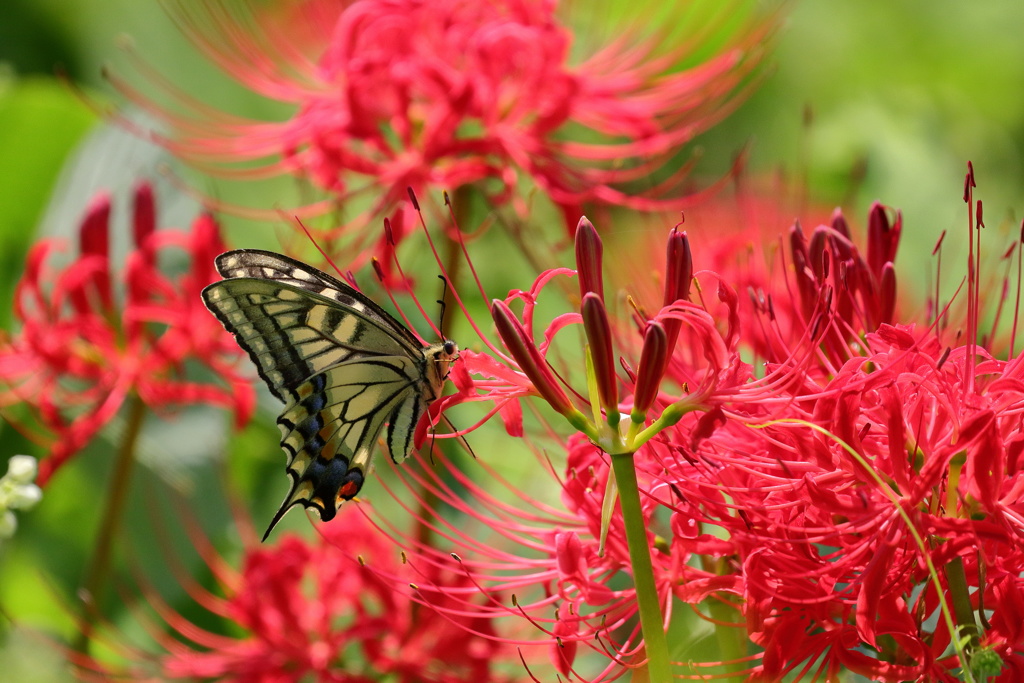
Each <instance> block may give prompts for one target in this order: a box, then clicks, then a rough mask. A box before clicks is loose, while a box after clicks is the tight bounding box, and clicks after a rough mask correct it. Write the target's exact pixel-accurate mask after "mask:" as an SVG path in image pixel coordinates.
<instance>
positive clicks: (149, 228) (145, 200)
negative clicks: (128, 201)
mask: <svg viewBox="0 0 1024 683" xmlns="http://www.w3.org/2000/svg"><path fill="white" fill-rule="evenodd" d="M155 231H156V203H155V201H154V200H153V186H152V185H150V184H149V183H147V182H145V181H142V182H140V183H138V184H137V185H136V186H135V203H134V204H133V205H132V238H133V239H134V240H135V246H136V247H137V248H138V249H140V250H142V249H144V248H145V245H146V240H147V239H149V236H150V235H152V234H153V233H154V232H155ZM146 252H147V260H150V261H151V259H150V258H149V257H151V256H152V250H146Z"/></svg>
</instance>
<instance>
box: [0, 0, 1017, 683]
mask: <svg viewBox="0 0 1024 683" xmlns="http://www.w3.org/2000/svg"><path fill="white" fill-rule="evenodd" d="M584 7H585V6H584V4H583V3H579V4H578V5H576V6H575V7H574V8H573V10H572V11H577V12H583V11H585V9H584ZM786 15H787V19H786V20H785V21H784V25H783V27H782V30H781V32H780V34H779V39H778V43H777V46H776V50H775V52H774V54H772V55H770V56H769V58H768V66H767V71H766V72H765V76H764V81H763V83H762V85H761V87H760V88H759V89H758V90H757V91H756V92H755V93H754V94H753V96H752V97H750V99H749V100H748V101H747V102H746V103H745V104H744V105H743V106H742V107H741V108H740V109H739V110H738V111H737V112H736V113H735V114H734V115H732V116H731V117H729V118H728V119H727V120H726V121H725V122H723V123H722V124H720V125H718V126H717V127H715V128H714V129H713V130H711V131H710V132H708V133H706V134H704V135H702V136H701V137H700V138H699V139H698V140H697V141H696V142H695V144H694V145H692V146H693V147H696V146H699V147H700V148H701V149H702V151H703V157H702V160H701V162H700V165H699V167H698V172H699V173H700V174H701V175H703V176H705V177H706V178H708V179H711V178H714V177H717V176H718V175H719V174H720V173H721V172H722V171H723V169H725V168H727V167H728V164H729V163H730V162H731V160H732V158H733V156H734V155H735V154H736V153H737V151H738V150H739V149H740V148H741V147H743V146H744V145H746V144H748V143H749V144H750V145H751V154H750V168H751V169H752V172H753V173H758V172H772V173H774V172H778V171H782V172H785V173H786V174H787V175H788V176H789V177H793V178H796V179H801V178H805V179H806V183H807V188H808V192H809V195H810V197H811V198H812V199H814V200H816V201H819V202H821V203H823V204H824V205H826V206H832V205H839V204H841V205H842V206H843V207H844V209H845V211H846V213H847V216H848V217H850V218H851V219H852V221H853V223H854V224H855V225H858V226H861V227H863V217H864V216H866V211H867V207H868V206H869V205H870V203H871V202H872V201H874V200H876V199H877V200H880V201H882V202H883V203H886V204H889V205H891V206H894V207H898V208H900V209H902V210H903V213H904V217H905V231H906V232H905V236H906V243H905V244H904V247H903V250H902V251H901V254H902V256H901V259H900V260H899V261H898V262H897V266H898V270H899V272H900V274H901V278H902V282H908V281H912V280H913V279H914V278H918V277H919V278H922V279H923V278H924V274H923V273H922V272H921V271H920V270H915V269H923V268H928V267H930V266H929V265H928V263H929V262H928V261H927V259H925V258H923V257H924V256H925V255H926V254H928V253H930V251H931V247H932V245H933V244H934V241H935V239H936V238H937V236H938V234H939V233H940V232H941V231H942V230H949V231H950V233H951V235H957V234H959V233H962V232H963V231H964V225H965V210H964V204H963V202H962V199H961V193H962V183H963V174H964V170H965V166H966V162H967V160H968V159H970V160H972V161H973V162H974V167H975V169H976V174H977V178H978V182H979V187H978V191H977V196H979V197H981V198H982V199H983V200H984V202H985V206H986V216H987V223H988V226H989V228H996V229H1005V230H1007V231H1009V230H1011V229H1014V230H1015V229H1016V225H1017V220H1019V216H1020V214H1021V212H1024V193H1021V191H1020V188H1021V187H1022V164H1021V156H1022V151H1024V40H1021V29H1022V28H1024V3H1021V2H1019V1H1015V0H1001V1H991V2H984V1H983V2H976V3H963V2H954V1H953V0H929V1H925V0H920V1H916V2H915V1H910V0H907V1H903V2H894V1H892V0H862V1H861V2H856V3H854V2H848V1H845V0H817V1H811V0H805V1H803V2H792V3H788V5H787V6H786ZM126 35H127V36H130V37H131V39H132V42H133V43H134V44H135V45H136V46H137V49H138V52H139V53H140V54H141V55H142V56H143V57H144V59H145V60H146V61H147V62H149V63H150V64H153V65H155V66H156V67H157V68H158V69H159V71H160V72H162V73H163V74H165V75H167V76H168V77H169V79H170V80H171V81H172V82H175V83H178V84H185V85H187V86H188V88H189V91H190V92H192V93H193V94H196V95H198V96H200V97H202V98H204V99H207V100H208V101H213V102H214V103H215V104H217V105H219V106H223V107H225V108H228V109H231V110H235V111H242V110H248V111H252V109H253V108H254V107H255V108H264V109H262V111H267V109H266V108H265V107H266V105H264V104H260V103H258V102H255V101H254V99H253V98H252V96H251V95H248V94H246V93H244V92H243V91H242V90H241V89H240V88H231V87H224V84H225V81H224V79H223V77H222V76H221V75H220V74H218V72H217V71H216V70H215V69H214V68H212V67H211V66H210V65H209V64H207V63H206V62H204V61H203V59H202V58H201V57H199V56H197V55H196V53H195V51H194V50H193V49H191V46H190V44H189V43H188V42H187V41H186V40H185V39H184V38H183V37H182V36H181V35H180V33H179V32H178V31H177V29H176V28H175V27H174V25H173V23H172V22H171V21H170V20H169V19H168V18H167V16H166V15H165V14H164V12H163V11H162V10H161V8H160V5H159V3H152V2H149V3H143V2H137V1H135V0H3V2H0V301H2V302H3V305H2V306H0V325H2V326H3V327H5V328H7V329H10V324H11V320H10V306H9V303H10V301H11V297H12V292H13V285H14V282H15V281H16V279H17V277H18V276H19V275H20V272H21V266H22V262H23V259H24V255H25V253H26V251H27V249H28V247H29V245H30V243H31V242H32V241H33V240H34V239H35V238H36V237H37V236H38V235H40V234H42V233H46V234H53V233H60V232H64V233H65V234H71V231H72V230H73V229H74V228H75V227H76V217H77V216H78V215H79V214H80V212H81V210H82V209H83V208H84V206H85V203H86V201H87V200H88V197H89V195H90V194H91V192H92V189H93V188H94V187H95V186H98V185H99V184H102V183H103V182H105V181H109V179H110V178H114V177H117V176H118V174H121V176H120V177H121V178H122V179H123V178H124V177H125V176H126V175H128V176H130V173H131V171H132V169H133V168H134V167H135V166H134V165H135V164H138V165H144V164H148V163H150V162H152V161H153V160H154V159H158V158H159V157H160V153H159V152H158V151H155V150H151V149H144V148H142V147H141V146H140V145H139V144H137V143H135V144H133V143H132V142H130V141H129V142H125V141H124V139H123V137H118V138H117V144H118V145H123V146H126V147H127V151H126V150H125V149H121V150H120V151H114V152H110V153H109V154H110V156H109V157H106V158H104V155H105V154H107V152H105V151H97V150H103V149H105V148H104V147H103V144H108V143H110V140H111V136H115V137H116V134H115V133H112V132H110V131H105V132H100V133H96V131H97V129H98V127H100V126H101V125H102V122H101V120H100V118H99V117H98V116H97V115H96V113H95V112H94V111H92V110H91V109H90V107H89V106H87V105H86V101H87V100H88V101H90V102H92V103H94V104H100V105H101V106H104V105H105V103H108V102H114V103H116V102H117V101H118V100H117V97H116V95H115V94H114V93H113V92H112V89H111V88H110V87H109V85H107V84H105V83H104V81H103V80H102V78H101V77H100V70H101V67H102V66H103V65H113V66H114V68H115V69H122V70H131V68H132V67H131V60H132V59H133V57H132V56H130V55H129V54H126V53H125V51H123V50H122V49H119V47H118V45H119V43H123V42H124V41H123V36H126ZM58 71H60V72H63V73H64V74H66V75H67V77H68V78H69V79H70V80H71V81H72V82H73V83H74V84H75V87H76V88H80V89H81V90H82V91H84V92H85V93H86V97H85V98H83V97H81V96H80V95H79V94H78V93H76V92H74V90H73V89H72V88H69V87H68V86H67V85H66V84H64V83H62V82H60V81H59V80H58V79H57V78H55V73H57V72H58ZM90 132H93V134H94V135H99V136H100V137H99V138H98V139H99V140H100V143H103V144H99V143H97V142H96V140H97V139H96V138H94V139H93V142H92V147H91V148H89V149H87V150H86V151H85V152H84V153H81V154H84V156H80V157H79V158H78V160H77V161H76V162H73V164H72V166H71V170H67V169H65V171H64V175H63V179H62V180H61V174H62V169H64V168H65V162H66V161H67V160H68V159H69V158H71V155H72V153H73V152H74V151H75V149H76V146H77V145H79V143H81V142H82V141H83V140H84V139H85V136H87V135H88V134H89V133H90ZM104 164H106V166H104ZM161 183H163V181H159V180H158V198H157V200H158V202H160V203H161V207H162V210H163V211H165V212H166V215H167V216H170V218H166V219H165V221H164V222H167V221H171V222H175V221H176V222H177V223H179V224H185V223H186V221H187V220H188V219H189V218H190V217H191V215H192V214H193V213H194V208H195V207H194V205H193V204H192V203H190V202H188V201H182V200H181V199H180V198H173V199H172V198H171V197H170V196H169V191H168V187H169V186H168V185H166V183H163V184H161ZM58 188H59V189H58ZM161 188H163V189H161ZM55 192H56V194H55ZM44 217H45V220H44ZM228 222H229V224H230V223H231V220H230V219H229V220H228ZM44 224H45V225H44ZM235 229H236V230H238V229H241V228H238V226H235ZM612 229H614V228H612ZM232 234H237V233H232ZM272 237H273V233H270V234H268V235H267V236H266V237H265V238H264V239H272ZM961 237H962V235H961ZM995 242H996V243H999V244H1006V243H1007V242H1006V240H1005V239H997V240H995ZM957 243H960V244H962V240H960V241H959V242H957V241H956V240H953V241H951V242H950V243H949V244H951V245H953V246H954V247H955V245H956V244H957ZM989 243H990V244H991V243H992V240H989ZM1001 249H1002V248H1000V251H1001ZM919 255H920V257H921V258H918V256H919ZM922 284H923V283H922ZM183 419H186V420H190V422H188V424H189V425H190V429H189V430H188V435H189V436H188V437H187V438H184V439H183V440H182V439H181V437H180V436H179V435H180V433H181V431H180V430H179V431H178V432H176V433H175V437H174V438H175V442H174V453H173V457H169V455H168V453H167V451H168V443H167V440H166V438H163V436H162V435H161V433H160V431H159V430H160V428H161V427H160V425H159V424H154V425H151V426H150V428H149V429H148V431H147V443H146V444H144V448H143V451H144V455H145V457H144V458H143V459H144V462H145V463H146V464H147V467H145V468H143V470H142V476H141V479H140V481H139V482H137V485H136V486H135V488H134V490H133V499H132V502H133V504H134V505H133V508H132V509H133V510H137V514H136V516H137V518H138V519H137V520H133V521H132V522H131V523H130V524H129V525H128V526H129V528H128V530H127V537H128V539H129V543H128V545H127V547H128V549H129V552H130V554H131V555H132V557H133V558H134V560H135V561H136V562H137V563H138V564H139V565H141V567H142V569H143V571H145V569H146V567H147V566H150V567H154V568H156V569H155V570H154V571H153V572H151V573H150V576H151V578H152V580H153V581H154V582H155V583H156V584H157V587H158V588H159V589H160V590H162V591H164V592H165V593H166V594H168V595H169V596H171V597H172V599H173V596H174V594H175V591H179V590H180V589H177V588H176V582H175V581H174V579H173V577H172V576H170V575H168V574H167V572H165V571H159V568H161V567H162V566H163V564H164V563H165V562H164V560H165V555H166V553H167V552H168V548H180V547H184V546H187V539H186V538H185V536H184V532H183V531H182V530H181V528H180V525H177V526H176V525H174V524H164V526H165V527H166V534H167V538H160V537H158V536H159V535H153V534H151V533H148V532H147V531H146V530H147V529H151V528H152V524H153V519H152V515H153V513H152V512H151V511H150V510H149V508H148V507H147V506H146V505H143V502H144V501H148V500H149V499H150V498H152V496H154V495H156V496H158V497H161V499H162V500H165V502H166V505H165V506H163V508H162V512H160V513H157V515H158V516H159V515H160V514H163V515H165V516H173V515H174V514H175V513H174V510H175V505H176V503H175V502H174V495H173V494H167V493H165V489H166V488H167V487H166V486H165V484H166V483H167V482H171V484H172V487H171V489H172V490H175V487H176V488H177V491H178V493H179V494H180V495H182V496H183V498H187V499H188V500H189V501H190V503H189V505H190V508H191V512H192V514H195V515H196V517H198V518H201V519H206V518H213V519H229V514H228V503H227V502H225V500H224V496H223V494H222V491H223V487H222V482H221V478H222V477H223V473H224V468H223V467H222V463H220V462H218V458H219V456H217V455H213V454H220V453H222V452H223V451H224V450H225V449H226V450H227V453H228V455H227V462H228V470H227V471H228V472H229V473H230V476H231V478H232V486H233V487H235V488H236V489H237V490H238V491H239V495H240V496H243V497H244V499H245V500H246V502H247V503H248V504H249V505H251V506H252V507H253V509H261V510H264V511H266V510H272V509H274V508H275V507H276V505H277V502H278V499H279V496H280V493H281V491H283V487H284V485H285V484H284V477H282V476H281V464H282V456H281V454H280V451H279V449H278V448H277V432H276V429H275V428H274V426H273V420H272V419H257V420H255V421H254V424H253V426H252V427H251V428H249V429H247V430H246V431H245V432H244V433H243V434H242V435H240V436H238V437H235V438H232V439H231V440H230V441H228V440H227V430H226V428H225V425H224V420H223V419H221V418H220V417H214V418H211V417H209V416H208V415H207V414H206V413H201V411H200V412H199V413H197V414H196V415H185V416H183ZM179 426H180V425H179ZM117 430H118V425H117V424H115V425H114V426H113V428H112V429H111V430H109V433H107V434H105V438H104V439H97V443H94V444H93V445H92V446H90V449H89V451H90V452H89V453H87V454H85V456H84V457H82V458H79V459H77V461H76V462H75V463H73V464H72V465H71V466H69V468H68V470H67V471H66V472H62V474H61V476H60V477H58V478H57V479H56V480H55V481H54V482H53V485H52V486H51V487H48V489H47V491H46V493H45V497H44V500H43V503H42V504H41V505H40V506H39V507H38V508H37V509H36V510H34V511H32V512H30V513H27V514H24V515H22V516H21V519H22V527H21V529H20V530H19V533H18V536H17V537H16V538H15V540H14V541H13V542H9V543H7V544H5V545H3V546H0V606H2V608H3V610H4V611H5V613H6V614H7V615H8V616H9V617H10V618H11V619H14V620H15V621H16V622H17V623H30V624H33V625H37V626H42V627H44V628H47V629H53V630H54V631H55V632H56V633H58V634H66V633H67V632H68V631H69V630H70V628H71V626H70V620H69V617H68V609H69V608H68V607H67V606H66V604H62V601H66V600H69V599H71V595H70V592H69V590H70V588H71V587H73V586H74V585H75V584H76V582H77V581H78V579H79V574H80V572H81V567H82V566H83V563H84V560H85V558H86V557H87V555H88V552H89V548H90V544H91V543H92V539H93V536H94V533H95V527H96V523H97V518H98V510H99V509H100V507H101V505H102V497H103V495H104V493H103V492H104V486H105V482H106V470H105V467H109V463H110V462H111V460H112V456H113V450H114V447H113V445H112V444H114V443H116V441H117ZM0 438H2V441H0V443H2V444H3V447H2V448H0V461H2V460H3V459H5V458H6V457H8V456H10V455H12V454H14V453H18V452H29V453H34V451H33V449H32V446H31V445H30V444H28V443H27V442H26V441H24V439H22V438H21V437H20V436H19V435H18V434H17V433H16V432H15V431H14V430H12V429H11V428H9V427H7V426H6V425H0ZM35 454H37V455H38V453H35ZM266 482H274V483H275V484H276V485H273V486H268V485H266ZM154 492H155V493H154ZM179 504H180V503H179ZM299 517H300V516H299V515H295V516H294V518H291V519H290V523H289V526H291V527H292V528H298V527H300V526H301V525H304V524H306V522H305V520H301V519H299ZM136 521H137V522H138V523H137V524H136V523H135V522H136ZM165 521H166V520H165ZM208 532H209V533H210V534H211V535H212V536H214V540H215V541H217V540H223V541H224V543H225V544H227V545H228V546H230V540H226V539H229V537H230V536H231V533H232V532H231V530H230V528H229V525H227V524H225V525H224V526H223V527H220V528H214V529H209V530H208ZM218 535H219V537H218ZM174 552H177V550H175V551H174ZM193 562H194V558H193ZM194 564H195V566H200V565H199V564H198V563H194ZM40 567H41V568H42V571H39V568H40ZM183 609H185V608H183ZM116 618H117V617H116V616H115V619H116ZM196 618H197V619H199V618H201V617H198V616H197V617H196ZM126 621H130V620H129V619H127V618H126ZM4 628H5V629H6V626H5V627H4ZM126 628H130V627H128V626H126ZM48 647H49V645H48V643H47V642H46V641H45V640H41V639H39V638H37V637H36V636H33V635H31V634H29V633H28V632H27V631H26V630H25V629H13V630H9V631H8V640H7V646H6V647H4V648H3V649H2V650H0V672H10V673H11V675H12V676H13V677H11V678H5V680H17V681H29V682H30V681H50V680H61V674H60V667H59V662H58V661H56V660H53V657H52V652H53V650H52V649H48ZM47 653H49V656H48V655H47ZM51 661H53V663H52V664H51V663H50V662H51Z"/></svg>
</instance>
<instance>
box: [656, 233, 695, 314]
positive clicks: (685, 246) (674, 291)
mask: <svg viewBox="0 0 1024 683" xmlns="http://www.w3.org/2000/svg"><path fill="white" fill-rule="evenodd" d="M665 251H666V254H665V300H664V302H663V305H665V306H669V305H671V304H673V303H675V302H676V301H678V300H679V299H683V300H685V301H689V300H690V282H691V280H692V279H693V254H692V253H691V251H690V240H689V238H687V236H686V233H685V232H679V231H678V230H676V229H675V228H672V232H670V233H669V235H668V245H667V247H666V249H665Z"/></svg>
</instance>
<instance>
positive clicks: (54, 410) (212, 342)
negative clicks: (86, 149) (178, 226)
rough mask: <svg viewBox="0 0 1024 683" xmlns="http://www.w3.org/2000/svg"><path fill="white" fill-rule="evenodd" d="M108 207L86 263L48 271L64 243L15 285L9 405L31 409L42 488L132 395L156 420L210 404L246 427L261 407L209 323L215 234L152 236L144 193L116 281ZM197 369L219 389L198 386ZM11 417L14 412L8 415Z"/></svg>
mask: <svg viewBox="0 0 1024 683" xmlns="http://www.w3.org/2000/svg"><path fill="white" fill-rule="evenodd" d="M109 217H110V198H109V196H108V195H106V194H100V195H98V196H96V197H95V198H94V199H93V201H92V203H91V205H90V207H89V209H88V210H87V212H86V215H85V217H84V218H83V220H82V224H81V228H80V230H79V254H78V257H77V258H76V259H75V260H74V261H73V262H72V263H70V264H69V265H68V266H67V267H66V268H63V269H61V270H56V271H54V270H52V269H51V268H49V267H48V262H49V261H50V260H51V254H52V252H54V251H55V250H57V249H58V248H60V245H59V242H58V241H56V240H43V241H41V242H40V243H38V244H37V245H36V246H35V247H33V249H32V250H31V252H30V253H29V256H28V258H27V261H26V268H25V274H24V276H23V277H22V279H21V280H20V281H19V283H18V287H17V291H16V295H15V302H14V313H15V317H16V318H17V320H18V321H19V322H20V324H21V329H20V330H19V331H18V332H17V333H16V334H14V335H12V336H10V337H7V336H4V337H2V338H0V388H2V392H0V405H2V406H4V407H6V408H8V409H12V408H13V406H15V405H17V404H22V403H24V404H27V405H28V406H30V407H31V411H32V413H33V415H34V417H35V418H36V419H37V420H38V422H39V424H40V426H41V427H42V430H43V433H41V434H36V438H38V439H39V440H41V441H42V443H43V444H44V446H45V447H46V449H47V450H48V455H47V457H46V458H44V459H43V460H42V461H41V463H40V468H39V470H40V473H39V482H40V484H43V483H45V482H46V481H47V479H49V477H50V476H52V475H53V474H54V472H56V470H57V469H58V468H59V467H60V466H61V465H62V464H64V462H65V461H67V459H68V458H70V457H71V456H73V455H74V454H75V453H77V452H78V451H79V450H81V449H82V448H83V447H84V446H85V445H86V444H87V443H88V442H89V441H90V440H91V439H92V438H93V437H94V436H95V435H96V433H97V432H99V430H100V429H101V428H102V427H103V426H104V425H105V424H107V423H108V422H109V421H110V420H111V419H112V418H113V417H114V416H115V415H116V414H117V412H118V410H119V409H120V408H121V406H122V404H123V403H124V402H125V400H126V399H127V398H128V397H129V396H130V395H133V394H134V395H136V396H138V398H139V399H140V400H141V401H143V402H144V403H145V404H146V405H148V406H149V407H151V408H153V409H154V410H156V411H158V412H166V411H167V410H169V409H170V408H171V407H173V406H185V405H191V404H194V403H209V404H212V405H219V406H224V407H227V408H229V409H231V410H232V411H234V413H235V418H236V421H237V422H238V423H239V424H242V423H244V422H245V421H246V420H248V418H249V416H250V414H251V413H252V410H253V406H254V402H255V397H254V394H253V390H252V387H251V386H250V384H249V382H248V380H247V379H246V378H245V377H243V376H242V375H241V374H239V373H238V372H237V371H236V369H235V366H236V362H237V361H238V359H239V352H238V350H237V348H236V347H235V345H234V344H233V342H232V340H231V338H230V336H229V335H227V334H226V333H225V332H224V331H223V329H221V328H220V326H219V325H218V324H217V323H216V321H212V322H211V321H210V316H209V314H208V313H207V312H206V310H205V308H204V307H203V305H202V301H201V300H200V298H199V292H200V290H201V289H202V288H203V287H204V286H205V285H207V284H209V283H210V282H212V281H214V280H215V279H217V274H216V272H215V271H214V269H213V258H214V256H215V255H217V254H219V253H220V252H221V251H223V250H224V245H223V243H222V242H221V239H220V235H219V229H218V227H217V224H216V222H215V221H214V220H213V218H212V217H211V216H209V215H205V214H204V215H202V216H200V217H198V218H197V219H196V220H195V221H194V222H193V224H192V229H191V230H190V231H189V232H187V233H185V232H178V231H172V230H162V231H159V232H157V231H156V230H155V228H156V225H155V213H154V205H153V195H152V190H151V188H150V186H149V185H148V184H144V183H143V184H140V185H139V186H138V187H137V189H136V191H135V203H134V213H133V221H134V222H133V225H134V240H135V245H136V247H135V249H134V250H132V251H131V253H130V254H129V255H128V257H127V259H126V261H125V265H124V270H123V272H122V273H121V275H120V277H119V278H115V277H114V276H113V274H112V272H111V268H110V258H109ZM175 251H183V252H184V253H185V254H186V255H187V256H188V257H189V260H190V265H189V270H187V271H186V272H184V273H181V274H179V275H173V276H171V275H165V274H164V273H162V272H161V270H160V269H159V268H158V267H157V262H158V260H159V259H160V258H163V257H167V256H171V255H172V254H173V252H175ZM193 361H199V362H200V363H202V364H203V365H205V366H206V367H207V368H209V370H210V371H212V373H213V374H214V375H216V376H219V377H221V378H222V381H220V382H213V381H208V380H201V381H200V380H191V379H189V378H188V376H187V374H186V371H185V366H186V364H188V363H191V362H193ZM8 412H12V415H13V411H12V410H9V411H8Z"/></svg>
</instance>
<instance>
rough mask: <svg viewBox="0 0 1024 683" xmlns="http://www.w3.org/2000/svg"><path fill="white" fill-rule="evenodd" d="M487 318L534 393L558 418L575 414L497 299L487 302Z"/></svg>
mask: <svg viewBox="0 0 1024 683" xmlns="http://www.w3.org/2000/svg"><path fill="white" fill-rule="evenodd" d="M491 317H493V318H494V325H495V327H496V328H497V330H498V336H499V337H501V341H502V342H503V343H504V344H505V348H506V349H508V351H509V353H510V354H512V358H513V359H515V361H516V363H517V364H518V365H519V368H520V369H521V370H522V371H523V373H524V374H525V375H526V376H527V377H528V378H529V379H530V381H531V382H533V386H534V388H535V389H536V390H537V393H539V394H540V395H541V397H543V398H544V400H545V401H547V402H548V403H549V404H551V407H552V408H554V409H555V410H556V411H558V413H560V414H562V415H571V414H574V413H576V412H577V411H576V409H575V408H574V407H573V405H572V403H571V402H570V401H569V397H568V396H566V395H565V392H564V391H562V387H560V386H559V385H558V381H557V379H556V378H555V373H553V372H552V371H551V368H550V367H548V362H547V360H545V359H544V357H543V356H542V355H541V353H540V351H539V350H538V349H537V347H536V346H535V345H534V344H533V340H532V339H530V338H529V337H528V336H527V334H526V330H524V329H523V326H522V325H521V324H520V322H519V320H518V319H516V317H515V315H514V314H513V313H512V310H511V309H510V308H509V307H508V305H506V304H505V302H504V301H501V300H500V299H496V300H494V301H493V302H491Z"/></svg>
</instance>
